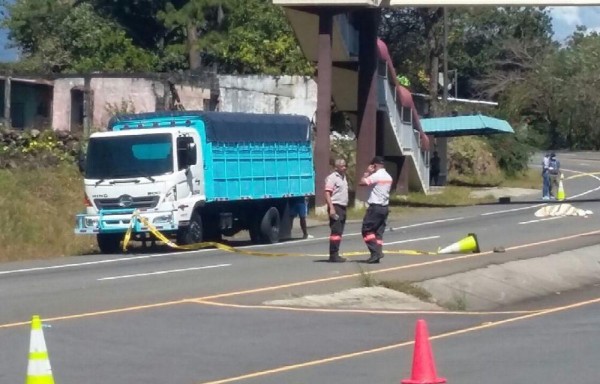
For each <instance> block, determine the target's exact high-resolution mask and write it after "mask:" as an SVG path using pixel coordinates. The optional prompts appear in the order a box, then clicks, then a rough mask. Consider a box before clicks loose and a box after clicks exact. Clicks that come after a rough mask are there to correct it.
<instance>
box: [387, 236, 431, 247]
mask: <svg viewBox="0 0 600 384" xmlns="http://www.w3.org/2000/svg"><path fill="white" fill-rule="evenodd" d="M439 238H440V236H429V237H419V238H416V239H406V240H400V241H392V242H390V243H388V242H384V243H383V245H384V246H386V245H392V244H402V243H411V242H413V241H423V240H432V239H439Z"/></svg>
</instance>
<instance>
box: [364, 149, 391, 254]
mask: <svg viewBox="0 0 600 384" xmlns="http://www.w3.org/2000/svg"><path fill="white" fill-rule="evenodd" d="M359 184H360V185H366V186H368V187H369V198H368V199H367V203H368V204H369V208H367V212H366V213H365V217H364V218H363V222H362V235H363V240H364V241H365V244H366V245H367V248H368V249H369V252H371V257H370V258H369V259H368V260H367V261H366V262H367V263H369V264H376V263H379V260H380V259H382V258H383V233H384V232H385V225H386V221H387V217H388V214H389V208H388V205H389V203H390V190H391V188H392V177H391V176H390V174H389V173H387V171H386V170H385V168H384V166H383V157H381V156H375V157H374V158H373V160H372V161H371V164H370V165H369V167H368V168H367V170H366V172H365V173H364V175H363V177H362V178H361V179H360V183H359Z"/></svg>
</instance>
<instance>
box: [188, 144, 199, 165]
mask: <svg viewBox="0 0 600 384" xmlns="http://www.w3.org/2000/svg"><path fill="white" fill-rule="evenodd" d="M186 152H187V160H188V166H190V165H194V164H196V161H197V160H198V155H197V151H196V143H194V142H193V141H192V142H190V143H188V145H187V148H186Z"/></svg>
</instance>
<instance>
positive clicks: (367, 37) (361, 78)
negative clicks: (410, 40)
mask: <svg viewBox="0 0 600 384" xmlns="http://www.w3.org/2000/svg"><path fill="white" fill-rule="evenodd" d="M357 12H358V13H359V16H358V20H360V25H359V28H360V29H359V48H358V49H359V54H358V60H359V69H358V95H357V96H358V129H357V138H358V142H357V148H356V176H355V181H356V185H355V188H356V189H355V190H356V197H355V202H354V203H355V206H357V207H359V206H364V205H365V203H366V201H367V198H368V195H367V194H368V192H367V189H366V188H365V187H359V186H358V183H359V182H360V178H361V176H362V174H363V172H364V171H365V169H366V168H367V166H368V165H369V163H370V161H371V159H372V158H373V156H375V154H376V152H377V151H378V150H379V148H377V147H378V145H377V140H378V139H377V134H378V133H379V132H378V130H377V63H378V51H377V27H378V24H379V16H380V11H379V9H364V10H360V11H357ZM380 154H381V155H382V154H383V153H380Z"/></svg>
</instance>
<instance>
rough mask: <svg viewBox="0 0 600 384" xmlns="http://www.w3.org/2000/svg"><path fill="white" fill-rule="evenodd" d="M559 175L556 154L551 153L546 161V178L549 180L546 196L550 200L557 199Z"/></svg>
mask: <svg viewBox="0 0 600 384" xmlns="http://www.w3.org/2000/svg"><path fill="white" fill-rule="evenodd" d="M560 173H561V172H560V161H558V159H557V158H556V154H555V153H554V152H552V153H551V154H550V160H549V161H548V177H549V179H550V181H549V188H548V195H549V196H550V198H551V199H556V198H557V194H558V182H559V180H560Z"/></svg>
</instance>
